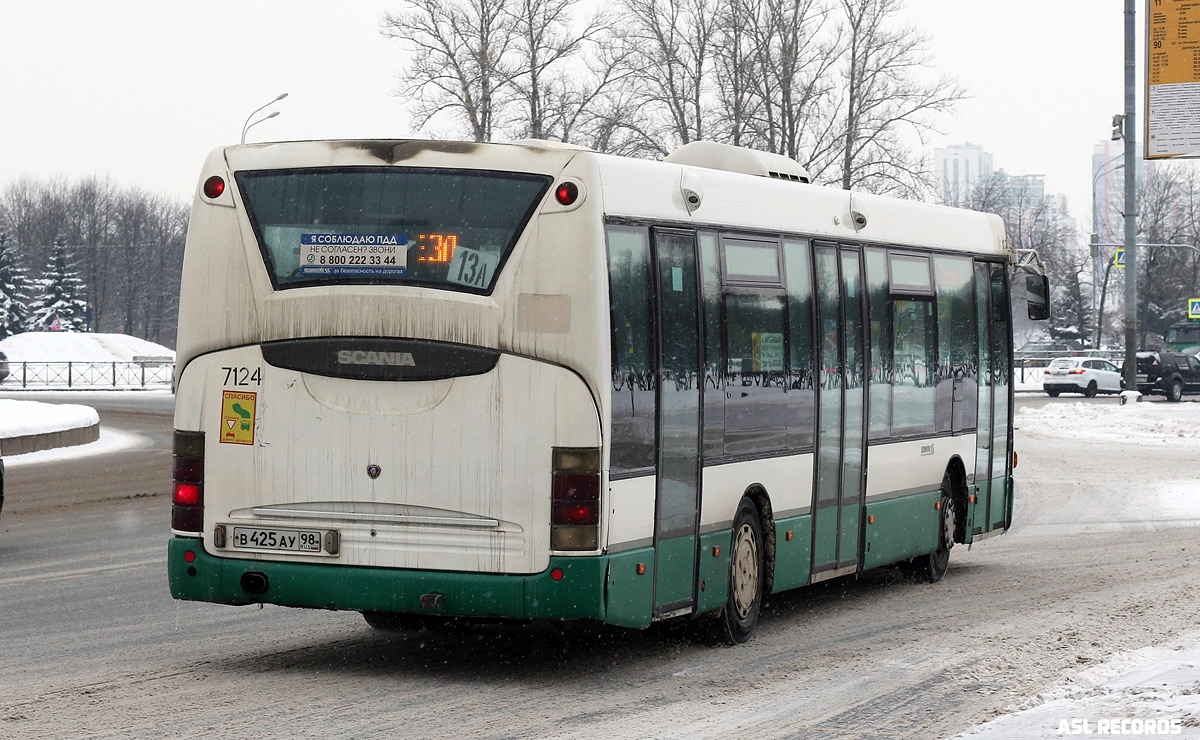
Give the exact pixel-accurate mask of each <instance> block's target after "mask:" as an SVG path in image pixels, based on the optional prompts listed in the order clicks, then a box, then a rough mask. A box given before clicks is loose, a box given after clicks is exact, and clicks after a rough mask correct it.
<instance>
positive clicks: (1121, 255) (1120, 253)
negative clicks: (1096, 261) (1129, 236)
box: [1113, 247, 1125, 267]
mask: <svg viewBox="0 0 1200 740" xmlns="http://www.w3.org/2000/svg"><path fill="white" fill-rule="evenodd" d="M1113 264H1114V265H1116V266H1117V267H1124V266H1125V247H1117V253H1116V254H1114V255H1113Z"/></svg>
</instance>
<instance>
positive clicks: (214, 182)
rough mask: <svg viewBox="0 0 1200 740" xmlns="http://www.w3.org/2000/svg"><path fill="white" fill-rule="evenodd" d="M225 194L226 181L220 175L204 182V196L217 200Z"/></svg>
mask: <svg viewBox="0 0 1200 740" xmlns="http://www.w3.org/2000/svg"><path fill="white" fill-rule="evenodd" d="M224 192H225V180H224V179H223V178H222V177H221V176H220V175H213V176H212V177H210V178H208V179H207V180H205V181H204V196H205V197H206V198H209V199H210V200H216V199H217V198H220V197H221V193H224Z"/></svg>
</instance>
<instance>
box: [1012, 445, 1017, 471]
mask: <svg viewBox="0 0 1200 740" xmlns="http://www.w3.org/2000/svg"><path fill="white" fill-rule="evenodd" d="M1016 467H1017V451H1016V450H1013V469H1014V470H1015V469H1016Z"/></svg>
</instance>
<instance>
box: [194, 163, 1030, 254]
mask: <svg viewBox="0 0 1200 740" xmlns="http://www.w3.org/2000/svg"><path fill="white" fill-rule="evenodd" d="M726 149H734V147H726ZM743 151H749V150H743ZM756 154H757V153H756ZM771 156H777V155H771ZM218 157H219V158H221V159H224V160H225V164H227V166H228V167H229V169H230V170H262V169H288V168H297V167H338V166H341V167H346V166H350V167H354V166H389V165H398V166H415V167H447V166H452V167H461V168H466V169H490V170H512V171H520V172H538V173H544V174H550V175H554V176H558V175H559V174H560V173H561V172H562V171H563V170H564V169H565V168H566V167H567V165H568V164H572V160H580V159H584V160H589V159H590V160H592V161H591V162H580V161H575V162H574V163H573V164H574V165H575V166H574V167H572V169H573V170H579V169H581V168H582V169H585V170H586V169H592V168H593V167H594V168H595V169H594V170H593V171H598V173H599V176H600V187H598V188H596V190H598V191H599V194H600V197H601V198H602V199H603V210H604V213H605V215H606V216H608V217H617V218H629V219H646V220H654V221H656V222H675V223H679V224H685V223H686V224H695V225H701V224H704V225H712V226H719V227H722V228H732V229H746V230H755V231H778V232H782V233H795V234H801V235H807V236H812V237H815V238H827V239H830V240H841V241H863V242H874V243H879V244H889V245H900V246H903V245H910V246H920V247H932V248H938V249H946V250H951V251H962V252H968V253H973V254H994V255H1004V256H1005V257H1007V258H1008V259H1009V260H1010V261H1014V262H1015V254H1014V253H1013V252H1012V251H1011V250H1010V248H1009V246H1008V242H1007V240H1006V238H1005V236H1004V226H1003V222H1002V221H1001V220H1000V218H999V217H998V216H995V215H993V214H984V213H979V212H975V211H967V210H963V209H957V208H949V207H946V206H938V205H931V204H926V203H918V202H914V201H907V200H901V199H897V198H889V197H883V196H877V195H871V194H869V193H863V192H858V191H853V190H852V191H846V190H842V189H841V188H836V187H828V186H819V185H811V184H807V183H804V182H797V181H794V180H789V179H777V178H774V177H762V176H757V175H750V174H745V173H744V172H732V171H727V170H724V169H714V168H713V167H721V166H723V165H721V164H720V163H719V162H716V163H714V165H713V166H712V167H702V166H697V165H695V164H686V165H685V164H675V163H671V162H661V161H654V160H645V159H634V158H631V157H620V156H614V155H607V154H600V153H597V152H593V151H591V150H588V149H585V148H583V147H578V146H575V145H571V144H562V143H558V142H549V141H539V140H524V141H518V142H513V143H511V144H492V143H488V144H480V143H475V142H460V141H434V140H419V139H394V140H393V139H375V140H337V141H300V142H279V143H269V144H251V145H242V146H230V147H225V148H223V149H219V150H217V151H214V152H213V155H212V156H211V157H210V160H209V161H210V165H211V164H215V162H213V159H216V158H218ZM689 161H695V159H694V158H692V159H691V160H689ZM581 165H582V167H581ZM685 190H686V191H688V192H689V193H694V194H695V195H696V196H697V197H698V198H699V204H698V205H696V206H693V207H691V208H689V207H688V204H687V203H686V202H685V195H684V191H685ZM856 218H857V220H856Z"/></svg>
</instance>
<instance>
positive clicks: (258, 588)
mask: <svg viewBox="0 0 1200 740" xmlns="http://www.w3.org/2000/svg"><path fill="white" fill-rule="evenodd" d="M270 587H271V584H270V582H268V581H267V574H266V573H243V574H242V590H243V591H245V592H246V593H248V594H265V593H266V592H267V589H268V588H270Z"/></svg>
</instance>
